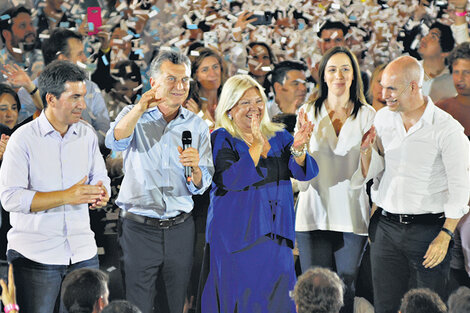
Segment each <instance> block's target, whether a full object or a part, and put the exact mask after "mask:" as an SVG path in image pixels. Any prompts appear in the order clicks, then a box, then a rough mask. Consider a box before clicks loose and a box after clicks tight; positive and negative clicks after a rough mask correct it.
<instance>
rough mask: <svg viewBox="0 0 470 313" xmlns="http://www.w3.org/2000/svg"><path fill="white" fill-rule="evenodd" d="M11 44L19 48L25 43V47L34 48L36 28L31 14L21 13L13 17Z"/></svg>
mask: <svg viewBox="0 0 470 313" xmlns="http://www.w3.org/2000/svg"><path fill="white" fill-rule="evenodd" d="M12 22H13V24H12V26H11V32H10V31H6V32H8V33H9V34H10V36H9V37H10V44H11V46H12V47H15V48H19V47H20V44H23V49H24V50H27V51H30V50H32V49H34V43H35V42H36V29H35V28H34V26H33V22H32V20H31V15H29V14H27V13H20V14H18V15H17V16H16V17H15V18H13V19H12Z"/></svg>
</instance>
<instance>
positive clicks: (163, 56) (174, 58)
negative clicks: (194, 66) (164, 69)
mask: <svg viewBox="0 0 470 313" xmlns="http://www.w3.org/2000/svg"><path fill="white" fill-rule="evenodd" d="M165 61H170V62H171V63H173V64H184V65H186V66H187V67H188V69H191V61H190V60H189V58H188V56H186V55H185V54H184V53H181V52H179V51H175V50H166V49H165V50H161V51H160V52H159V53H158V55H157V56H156V57H155V59H153V61H152V63H151V64H150V70H149V75H150V76H151V77H154V76H156V75H159V74H160V68H161V66H162V64H163V62H165Z"/></svg>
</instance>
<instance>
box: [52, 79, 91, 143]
mask: <svg viewBox="0 0 470 313" xmlns="http://www.w3.org/2000/svg"><path fill="white" fill-rule="evenodd" d="M85 95H86V85H85V82H84V81H78V82H66V83H65V90H64V92H62V94H61V95H60V97H58V98H57V97H56V96H54V95H52V94H50V93H48V94H46V101H47V107H46V116H48V118H50V122H51V124H52V125H53V126H54V128H55V129H56V130H57V131H59V132H60V133H61V134H65V132H66V131H67V129H68V127H69V126H70V125H72V124H74V123H77V122H78V121H79V120H80V118H81V117H82V112H83V110H85V109H86V102H85Z"/></svg>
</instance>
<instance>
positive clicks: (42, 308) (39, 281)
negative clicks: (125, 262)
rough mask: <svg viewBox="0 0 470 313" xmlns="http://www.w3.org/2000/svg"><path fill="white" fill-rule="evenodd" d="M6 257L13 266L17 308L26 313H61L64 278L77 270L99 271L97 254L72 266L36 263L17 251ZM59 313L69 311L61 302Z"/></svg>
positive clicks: (11, 251) (9, 253)
mask: <svg viewBox="0 0 470 313" xmlns="http://www.w3.org/2000/svg"><path fill="white" fill-rule="evenodd" d="M7 258H8V261H9V262H10V263H12V264H13V273H14V275H15V284H16V298H17V301H18V305H19V307H20V308H21V312H25V313H45V312H58V310H57V307H56V303H58V301H59V299H58V298H59V297H60V287H61V284H62V280H63V279H64V277H65V276H66V275H67V274H68V273H70V272H71V271H73V270H76V269H78V268H83V267H87V268H99V261H98V256H97V255H95V256H94V257H93V258H91V259H89V260H85V261H82V262H78V263H75V264H71V265H49V264H42V263H37V262H34V261H31V260H29V259H27V258H25V257H24V256H23V255H21V254H20V253H18V252H16V251H15V250H8V253H7ZM54 308H55V309H54ZM60 312H61V313H63V312H66V311H65V308H64V306H63V304H62V301H61V304H60Z"/></svg>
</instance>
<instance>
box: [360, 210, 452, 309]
mask: <svg viewBox="0 0 470 313" xmlns="http://www.w3.org/2000/svg"><path fill="white" fill-rule="evenodd" d="M376 213H378V214H374V216H373V217H372V218H371V221H370V225H369V236H370V239H371V263H372V278H373V286H374V309H375V312H376V313H388V312H390V313H391V312H393V313H396V312H398V309H399V307H400V302H401V298H402V297H403V296H404V294H405V293H406V292H407V291H408V290H409V289H411V288H430V289H431V290H434V291H435V292H437V293H438V294H439V295H440V296H441V298H443V299H445V298H446V287H447V282H448V279H449V271H450V250H451V249H450V248H451V247H449V249H448V250H447V255H446V257H445V259H444V260H443V261H442V263H440V264H439V265H438V266H436V267H434V268H424V266H423V265H422V263H423V261H424V259H423V256H424V255H425V254H426V251H427V249H428V247H429V244H430V243H431V242H432V241H433V240H434V238H436V236H437V235H438V234H439V232H440V229H441V227H442V223H439V224H433V225H429V224H427V225H425V224H415V223H413V224H407V225H405V224H401V223H398V222H394V221H390V220H388V219H387V218H385V217H384V216H382V215H380V212H376Z"/></svg>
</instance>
